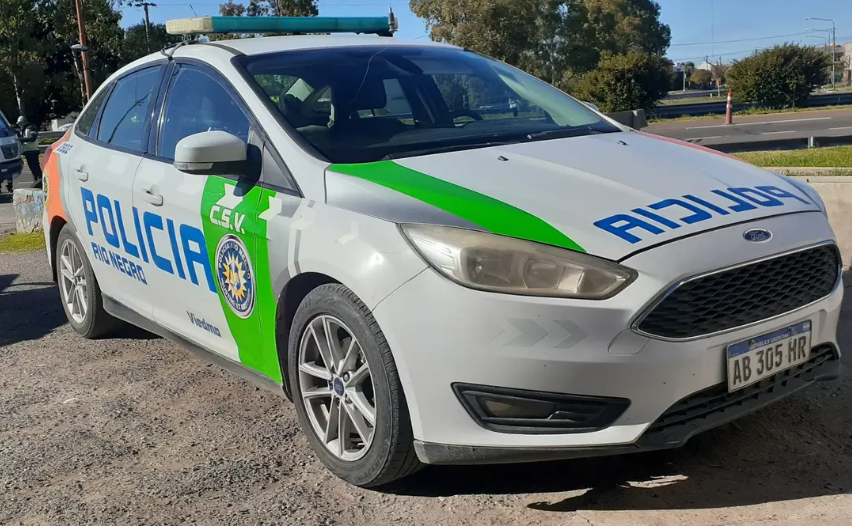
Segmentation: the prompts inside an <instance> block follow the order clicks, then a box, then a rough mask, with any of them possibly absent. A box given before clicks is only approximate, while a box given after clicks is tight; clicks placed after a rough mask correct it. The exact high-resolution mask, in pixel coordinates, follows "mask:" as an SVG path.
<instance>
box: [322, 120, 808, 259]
mask: <svg viewBox="0 0 852 526" xmlns="http://www.w3.org/2000/svg"><path fill="white" fill-rule="evenodd" d="M391 163H392V164H391ZM371 164H372V166H371V165H370V164H367V165H332V166H331V167H330V168H329V172H330V173H331V174H333V176H332V177H331V178H328V179H327V181H328V183H329V184H328V186H327V189H328V199H329V202H330V203H331V204H340V205H341V206H344V207H348V208H361V209H360V211H362V212H366V213H371V214H372V215H376V216H380V217H386V218H388V219H390V220H395V221H397V222H405V221H412V222H429V223H439V224H441V223H443V224H448V225H450V226H461V227H469V228H479V229H481V230H486V231H492V232H495V233H499V234H504V235H511V236H514V237H521V238H525V239H530V240H533V241H540V242H544V243H549V244H554V245H558V246H564V247H566V248H572V249H576V250H583V251H585V252H588V253H590V254H594V255H598V256H601V257H604V258H608V259H614V260H617V259H621V258H624V257H626V256H628V255H630V254H632V253H634V252H636V251H637V250H641V249H645V248H648V247H651V246H654V245H657V244H660V243H663V242H667V241H671V240H673V239H677V238H679V237H683V236H689V235H694V234H696V233H698V232H702V231H706V230H710V229H716V228H719V227H720V226H724V225H728V224H734V223H745V222H748V221H750V220H755V219H759V218H762V217H768V216H773V215H778V214H788V213H793V212H801V211H819V207H818V206H817V205H816V204H814V203H813V202H812V201H811V200H810V198H809V197H808V196H807V195H806V194H804V193H803V192H802V191H800V190H799V189H798V188H797V187H796V186H795V185H793V184H792V183H790V181H788V180H786V179H785V178H784V177H782V176H779V175H776V174H773V173H771V172H767V171H765V170H762V169H760V168H757V167H755V166H752V165H750V164H748V163H745V162H743V161H740V160H737V159H735V158H733V157H730V156H727V155H724V154H720V153H718V152H714V151H712V150H708V149H706V148H702V147H698V146H695V145H691V144H688V143H683V142H680V141H674V140H671V139H667V138H663V137H658V136H654V135H650V134H645V133H641V132H623V133H609V134H601V135H590V136H583V137H574V138H567V139H556V140H545V141H537V142H528V143H519V144H514V145H508V146H499V147H491V148H481V149H473V150H464V151H458V152H451V153H441V154H434V155H425V156H419V157H410V158H402V159H397V160H395V161H383V162H382V163H371ZM379 165H381V167H380V166H379ZM343 175H345V176H350V177H346V178H345V179H346V180H341V179H340V177H342V176H343ZM351 176H355V177H354V178H353V177H351ZM353 181H357V182H353ZM365 185H368V186H365ZM356 187H357V188H358V189H359V190H356ZM358 191H360V192H361V193H362V194H363V193H364V192H368V193H370V194H372V195H373V196H374V197H376V198H377V199H375V200H374V204H376V203H378V202H381V203H382V204H380V205H378V204H377V205H376V206H374V207H372V208H373V209H372V210H365V209H363V207H358V206H353V204H354V203H355V202H356V201H361V202H362V204H363V199H358V198H355V197H354V196H355V194H356V193H357V192H358ZM399 195H404V196H406V197H405V199H408V201H405V202H400V201H398V200H397V198H396V197H395V196H399ZM394 201H396V202H394ZM367 208H370V207H369V206H368V207H367ZM402 209H404V210H406V211H407V212H406V213H401V212H400V210H402ZM406 214H409V215H408V216H407V217H406Z"/></svg>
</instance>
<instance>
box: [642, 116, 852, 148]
mask: <svg viewBox="0 0 852 526" xmlns="http://www.w3.org/2000/svg"><path fill="white" fill-rule="evenodd" d="M645 131H648V132H649V133H655V134H658V135H664V136H666V137H673V138H675V139H682V140H687V141H690V142H695V143H698V144H703V145H706V146H715V145H722V144H729V143H739V142H761V141H768V140H774V139H791V138H798V137H811V136H815V135H819V136H840V135H852V109H845V110H824V111H803V112H798V113H779V114H774V115H753V116H747V117H734V124H732V125H730V126H726V125H725V119H724V118H721V119H712V120H691V121H672V122H661V123H656V124H652V125H650V126H648V128H646V129H645Z"/></svg>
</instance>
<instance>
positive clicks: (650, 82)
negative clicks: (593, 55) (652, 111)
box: [574, 51, 669, 112]
mask: <svg viewBox="0 0 852 526" xmlns="http://www.w3.org/2000/svg"><path fill="white" fill-rule="evenodd" d="M668 89H669V73H668V61H666V59H664V58H662V57H661V56H659V55H655V54H652V53H642V52H640V51H630V52H628V53H627V54H624V55H613V54H611V53H604V55H603V57H602V58H601V61H600V64H598V68H597V69H596V70H594V71H592V72H590V73H587V74H586V75H585V76H583V79H582V80H581V81H580V82H579V84H577V87H576V89H575V91H574V95H575V96H576V97H578V98H580V99H581V100H585V101H588V102H593V103H595V104H596V105H597V106H598V107H599V108H600V109H601V110H602V111H606V112H611V111H623V110H631V109H635V108H645V109H649V108H651V107H653V106H654V104H655V103H656V102H657V101H658V100H660V99H661V98H663V97H664V96H665V95H666V93H667V92H668Z"/></svg>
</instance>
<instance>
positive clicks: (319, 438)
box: [288, 284, 421, 487]
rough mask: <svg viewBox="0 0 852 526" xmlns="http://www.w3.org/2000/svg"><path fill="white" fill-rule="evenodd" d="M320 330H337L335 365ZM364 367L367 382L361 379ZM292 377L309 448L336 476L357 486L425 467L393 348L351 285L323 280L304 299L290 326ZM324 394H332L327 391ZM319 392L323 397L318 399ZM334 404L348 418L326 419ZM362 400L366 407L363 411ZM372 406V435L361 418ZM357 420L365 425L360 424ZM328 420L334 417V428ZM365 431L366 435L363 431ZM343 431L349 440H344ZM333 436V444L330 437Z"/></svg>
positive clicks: (380, 482)
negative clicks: (328, 363)
mask: <svg viewBox="0 0 852 526" xmlns="http://www.w3.org/2000/svg"><path fill="white" fill-rule="evenodd" d="M321 332H322V333H326V332H327V333H328V334H332V335H333V336H332V340H335V341H337V342H338V343H336V344H334V345H335V347H336V348H337V352H336V355H335V357H334V358H332V359H331V360H328V361H331V362H332V363H333V365H332V367H331V368H329V367H327V366H326V365H325V360H322V356H324V354H323V352H322V351H321V350H320V347H319V344H318V342H319V341H322V340H323V339H324V338H323V336H324V335H322V334H320V333H321ZM347 334H348V336H349V337H348V339H347V337H346V336H347ZM325 341H326V342H327V343H328V342H329V341H330V340H328V339H325ZM353 342H354V344H353ZM344 347H346V349H344ZM326 348H329V346H328V345H327V346H326ZM365 366H366V367H367V371H368V373H369V383H368V381H367V380H362V379H361V378H362V377H363V376H364V373H363V370H364V367H365ZM323 367H324V368H325V373H327V374H326V376H325V377H323V374H324V373H323V372H322V368H323ZM307 370H310V371H311V372H305V371H307ZM347 371H348V372H347ZM288 375H289V381H290V386H291V388H292V392H293V399H294V400H295V405H296V412H297V414H298V416H299V422H300V424H301V426H302V429H303V430H304V432H305V434H306V435H307V438H308V442H309V443H310V445H311V448H312V449H313V450H314V452H315V453H316V455H317V456H318V457H319V459H320V461H322V463H323V464H324V465H325V466H326V468H328V469H329V470H330V471H331V472H332V473H334V474H335V475H337V476H338V477H340V478H341V479H343V480H345V481H347V482H349V483H351V484H354V485H356V486H361V487H376V486H381V485H385V484H388V483H390V482H393V481H395V480H398V479H401V478H404V477H406V476H408V475H411V474H412V473H414V472H416V471H417V470H418V469H419V468H420V467H421V464H420V462H419V460H418V459H417V455H416V454H415V452H414V441H413V435H412V431H411V421H410V418H409V414H408V406H407V405H406V400H405V394H404V393H403V390H402V385H401V383H400V380H399V374H398V373H397V369H396V364H395V362H394V359H393V356H392V354H391V350H390V347H389V346H388V343H387V340H385V337H384V334H383V333H382V331H381V329H380V328H379V325H378V323H376V320H375V318H373V315H372V313H371V312H370V310H369V309H368V308H367V306H366V305H364V303H363V302H362V301H361V300H360V299H359V298H358V296H356V295H355V293H353V292H352V291H351V290H349V289H348V288H347V287H345V286H343V285H340V284H328V285H321V286H320V287H317V288H316V289H314V290H313V291H311V292H310V293H309V294H308V295H307V296H306V297H305V299H304V300H303V301H302V303H301V305H300V306H299V308H298V309H297V311H296V315H295V317H294V319H293V324H292V327H291V330H290V338H289V342H288ZM344 379H347V380H346V383H344ZM358 382H361V383H360V384H359V383H358ZM341 385H343V386H344V387H341ZM359 389H360V391H359ZM326 391H327V392H328V396H325V395H324V394H323V393H325V392H326ZM341 391H342V393H341ZM318 393H319V394H323V395H322V396H316V395H317V394H318ZM335 401H336V403H337V406H336V407H337V413H336V414H338V415H343V416H344V418H343V419H338V420H335V419H333V418H329V416H331V414H334V412H333V410H332V408H333V407H334V405H333V404H334V403H335ZM365 403H366V404H367V407H366V408H367V411H363V410H359V408H362V409H363V408H364V404H365ZM371 403H372V406H371V405H370V404H371ZM370 408H372V409H373V410H374V413H373V415H374V417H373V419H374V424H373V425H372V434H370V433H369V422H368V419H367V418H363V417H364V415H367V414H368V413H369V412H370V411H369V409H370ZM323 415H326V419H325V420H323V419H322V417H323ZM356 420H358V421H359V422H360V425H361V427H359V426H358V425H356V424H355V422H356ZM328 422H332V423H334V422H337V426H336V427H337V431H336V432H335V430H334V429H333V428H334V427H335V426H334V425H332V426H329V425H328ZM340 422H343V423H340ZM347 422H348V423H347ZM365 423H366V425H365ZM364 429H366V430H367V431H368V432H367V433H362V430H364ZM341 430H342V431H343V433H342V434H343V436H345V437H346V438H345V439H341V438H340V436H341ZM335 434H336V435H337V439H336V443H335V440H334V439H331V437H332V436H334V435H335ZM365 435H368V436H369V437H370V438H369V441H367V440H365V439H364V436H365ZM365 444H366V446H365ZM349 445H351V446H352V448H351V449H348V446H349ZM359 445H360V449H359ZM347 455H348V458H347Z"/></svg>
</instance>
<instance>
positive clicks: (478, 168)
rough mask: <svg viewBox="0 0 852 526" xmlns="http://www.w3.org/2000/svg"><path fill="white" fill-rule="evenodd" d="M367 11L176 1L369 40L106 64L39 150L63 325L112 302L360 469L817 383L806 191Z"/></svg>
mask: <svg viewBox="0 0 852 526" xmlns="http://www.w3.org/2000/svg"><path fill="white" fill-rule="evenodd" d="M392 26H393V23H392V21H389V20H387V19H384V18H379V19H326V18H313V19H284V18H263V19H260V18H258V19H234V18H231V19H228V18H216V17H213V18H201V19H190V20H183V21H176V22H174V23H170V24H169V29H170V30H171V31H172V32H178V33H212V32H242V33H256V32H270V31H275V32H318V33H333V32H339V31H355V32H360V33H378V34H379V35H378V36H376V35H360V36H354V35H353V36H341V35H325V36H281V37H271V38H248V39H243V40H225V41H215V42H209V43H194V44H191V45H183V46H179V47H177V48H172V49H170V50H167V51H165V52H162V53H155V54H152V55H150V56H148V57H145V58H143V59H140V60H138V61H136V62H134V63H132V64H130V65H128V66H127V67H125V68H123V69H122V70H121V71H119V72H118V73H116V74H115V75H113V76H112V77H111V78H110V79H109V80H108V81H107V82H105V83H104V85H103V86H101V88H100V89H99V90H98V92H97V93H96V94H95V96H94V98H93V99H92V101H91V102H90V103H89V104H88V106H87V107H86V109H85V110H84V111H83V113H82V115H81V116H80V118H79V119H77V122H76V123H75V124H74V127H73V130H71V131H69V132H68V133H67V134H66V136H65V138H64V139H63V141H62V142H61V143H60V144H58V145H57V146H56V147H55V149H54V150H53V153H52V154H51V155H50V158H49V159H48V160H47V162H46V172H47V182H48V188H47V191H48V198H47V207H46V208H47V210H46V216H45V221H46V223H45V233H46V242H47V245H48V248H49V251H50V252H49V253H50V262H51V264H52V265H53V268H54V269H55V274H56V278H57V280H58V282H59V284H60V289H61V298H62V302H63V304H64V305H65V310H66V312H67V314H68V319H69V320H70V323H71V325H72V326H73V327H74V329H76V330H77V331H78V332H79V333H80V334H82V335H83V336H85V337H96V336H101V335H104V334H106V333H107V332H108V331H109V330H110V329H111V328H113V327H114V326H115V323H114V322H115V320H116V319H121V320H125V321H128V322H130V323H132V324H135V325H139V326H141V327H144V328H146V329H148V330H150V331H152V332H155V333H158V334H161V335H163V336H165V337H168V338H172V339H174V340H176V341H178V342H180V343H182V344H184V345H186V346H187V347H189V348H191V349H194V350H196V351H199V352H204V353H206V354H208V355H209V356H210V357H211V359H213V360H215V361H216V362H218V363H219V364H221V365H223V366H225V367H228V368H230V369H232V370H234V371H236V372H238V373H241V374H244V375H246V376H248V377H251V378H253V379H256V380H258V381H260V382H261V383H263V384H264V385H268V386H271V387H272V388H273V389H275V390H277V391H279V392H281V391H282V390H283V391H284V392H285V393H286V394H288V396H290V397H291V398H292V399H294V401H295V405H296V408H297V411H298V415H299V419H300V421H301V423H302V426H303V428H304V431H305V433H306V434H307V436H308V438H309V441H310V444H311V446H312V447H313V449H314V450H315V451H316V454H317V455H318V456H319V458H320V459H321V460H322V461H323V463H324V464H325V465H326V466H327V467H328V469H330V470H331V471H333V472H334V473H335V474H337V475H338V476H340V477H342V478H344V479H346V480H348V481H350V482H352V483H353V484H358V485H364V486H370V485H378V484H382V483H386V482H389V481H391V480H394V479H396V478H399V477H402V476H405V475H407V474H409V473H411V472H413V471H414V470H416V469H417V468H418V466H420V465H421V464H423V463H425V464H470V463H490V462H517V461H526V460H540V459H547V458H565V457H574V456H584V455H595V454H600V453H602V452H603V453H610V452H613V453H617V452H631V451H642V450H646V449H655V448H667V447H675V446H678V445H681V444H683V443H685V442H686V441H687V440H688V439H689V438H690V437H691V436H692V435H694V434H695V433H697V432H699V431H702V430H704V429H708V428H710V427H713V426H716V425H719V424H721V423H723V422H727V421H729V420H731V419H734V418H736V417H739V416H741V415H743V414H745V413H748V412H750V411H752V410H755V409H758V408H760V407H763V406H765V405H767V404H769V403H770V402H774V401H776V400H778V399H780V398H782V397H784V396H787V395H789V394H790V393H792V392H794V391H796V390H798V389H800V388H802V387H805V386H807V385H809V384H810V383H811V382H813V381H814V380H822V379H828V378H833V377H835V376H836V375H837V371H838V356H839V349H838V346H837V341H836V337H835V332H836V326H837V320H838V315H839V311H840V303H841V296H842V287H840V286H839V283H840V279H841V274H840V268H841V261H840V256H839V253H838V250H837V247H836V246H835V241H834V239H835V238H834V234H833V233H832V231H831V228H830V227H829V224H828V221H827V220H826V215H825V209H824V206H823V204H822V202H821V201H820V199H819V197H818V196H817V195H816V194H815V193H814V192H813V191H812V190H811V189H809V188H808V187H807V186H804V185H801V184H799V183H796V182H793V181H791V180H789V179H785V178H783V177H781V176H778V175H774V174H772V173H769V172H766V171H763V170H760V169H758V168H755V167H753V166H751V165H748V164H746V163H743V162H741V161H738V160H736V159H733V158H729V157H726V156H723V155H721V154H717V153H714V152H711V151H709V150H706V149H702V148H699V147H695V146H690V145H686V144H682V143H681V144H676V143H674V142H675V141H670V140H667V139H663V138H660V137H655V136H652V135H647V134H644V133H640V132H637V131H633V130H630V129H627V128H625V127H623V126H620V125H618V124H616V123H615V122H613V121H611V120H610V119H609V118H607V117H605V116H603V115H601V114H600V113H597V112H595V111H593V110H592V109H590V108H589V107H587V106H586V105H585V104H582V103H580V102H578V101H576V100H574V99H572V98H570V97H568V96H566V95H564V94H563V93H561V92H559V91H557V90H556V89H554V88H552V87H550V86H548V85H547V84H544V83H542V82H540V81H538V80H536V79H534V78H533V77H531V76H529V75H526V74H524V73H522V72H521V71H518V70H517V69H514V68H512V67H509V66H507V65H505V64H502V63H498V62H495V61H492V60H489V59H488V58H485V57H482V56H479V55H477V54H476V53H473V52H470V51H466V50H462V49H459V48H456V47H452V46H449V45H443V44H438V43H429V42H423V41H414V42H406V41H400V40H398V39H394V38H389V35H390V33H391V32H392V30H393V27H392ZM381 35H385V36H381ZM489 100H490V101H493V100H513V101H516V105H515V107H513V108H511V109H507V110H506V111H505V112H499V111H496V110H495V111H489V112H487V113H486V114H482V113H480V112H478V111H477V110H476V109H475V108H479V107H482V106H483V105H484V104H486V101H489ZM246 403H251V401H249V400H247V401H246ZM779 460H780V459H779Z"/></svg>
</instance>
